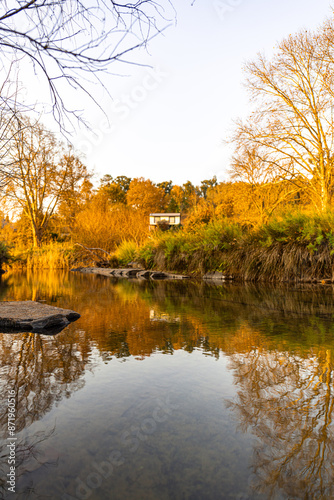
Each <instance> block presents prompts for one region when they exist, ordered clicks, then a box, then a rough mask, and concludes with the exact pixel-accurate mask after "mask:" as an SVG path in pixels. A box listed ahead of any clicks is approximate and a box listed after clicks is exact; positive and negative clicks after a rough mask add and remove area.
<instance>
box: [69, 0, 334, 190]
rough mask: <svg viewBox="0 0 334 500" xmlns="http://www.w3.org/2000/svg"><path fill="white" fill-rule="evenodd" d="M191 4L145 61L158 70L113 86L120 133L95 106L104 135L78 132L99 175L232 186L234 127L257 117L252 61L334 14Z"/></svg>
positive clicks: (300, 0) (255, 1)
mask: <svg viewBox="0 0 334 500" xmlns="http://www.w3.org/2000/svg"><path fill="white" fill-rule="evenodd" d="M190 3H191V1H190V0H175V2H174V5H175V7H176V10H177V25H176V26H172V27H170V28H168V29H167V30H166V31H165V33H164V36H161V37H159V38H155V39H154V40H153V41H152V42H151V45H150V48H149V50H150V54H146V53H140V54H138V55H137V60H138V61H140V62H142V63H145V64H148V65H150V66H151V67H152V68H153V69H151V70H149V69H148V68H143V67H135V66H129V67H126V68H124V67H123V71H124V72H127V73H128V75H129V76H127V77H122V78H120V77H116V76H115V77H114V78H113V79H112V80H111V81H110V84H109V89H110V92H111V94H112V96H113V99H114V101H113V103H112V102H111V101H110V100H108V99H107V98H106V99H105V100H104V109H105V111H106V114H107V115H108V117H109V119H110V121H111V122H112V127H111V128H108V125H107V124H106V123H105V119H104V117H103V115H102V113H101V112H99V111H98V110H97V109H95V108H94V107H93V106H92V105H91V104H89V103H87V106H86V118H88V119H89V120H90V122H91V123H92V126H93V128H94V129H95V130H96V133H97V137H94V136H92V135H91V136H90V135H89V134H88V136H87V134H84V133H83V132H78V134H77V135H76V136H74V138H73V140H74V143H75V145H76V147H77V148H78V150H82V151H83V152H85V153H86V160H85V163H86V164H87V166H88V167H90V168H94V169H95V171H96V173H97V177H98V178H99V177H101V176H102V175H104V174H110V175H112V176H118V175H127V176H129V177H145V178H150V179H152V180H153V181H154V182H161V181H164V180H170V179H171V180H172V181H173V183H174V184H182V183H184V182H185V181H187V180H190V181H192V182H193V183H194V184H198V183H199V182H200V181H201V180H203V179H207V178H209V177H212V176H213V175H216V176H217V177H218V180H225V179H226V178H227V170H228V168H229V157H230V154H231V149H229V147H228V146H226V145H225V144H224V143H223V140H224V138H226V137H227V136H228V134H229V133H230V132H231V130H232V129H233V120H235V119H236V118H238V117H241V116H246V115H247V103H248V99H247V94H246V91H245V89H244V88H243V86H242V83H243V81H244V76H243V71H242V66H243V64H244V62H246V61H248V60H250V59H253V58H254V57H256V54H257V53H258V52H260V51H261V52H262V51H264V52H265V53H266V54H267V55H269V56H270V54H271V53H272V52H273V50H274V46H275V44H276V43H277V42H279V41H280V40H281V39H282V38H283V37H284V36H286V35H288V34H290V33H294V32H296V31H298V30H299V29H301V28H310V29H312V28H315V27H316V26H317V25H319V24H320V23H321V22H322V21H323V20H324V19H325V18H326V17H329V16H330V15H331V8H330V2H328V1H327V0H196V2H195V4H194V6H193V7H191V6H190ZM135 57H136V56H134V55H133V58H135Z"/></svg>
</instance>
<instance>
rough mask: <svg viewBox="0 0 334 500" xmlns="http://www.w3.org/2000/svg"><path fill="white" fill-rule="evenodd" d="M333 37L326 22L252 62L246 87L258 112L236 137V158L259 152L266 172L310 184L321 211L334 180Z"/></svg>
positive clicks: (239, 127) (299, 184)
mask: <svg viewBox="0 0 334 500" xmlns="http://www.w3.org/2000/svg"><path fill="white" fill-rule="evenodd" d="M333 34H334V30H333ZM329 35H330V33H329V31H328V25H327V24H324V25H323V26H322V27H321V28H319V30H318V31H316V32H309V31H302V32H300V33H298V34H296V35H291V36H289V37H288V38H286V39H285V40H283V41H282V43H280V44H279V46H278V49H277V52H276V55H275V56H274V57H273V59H272V60H271V61H268V60H267V59H266V57H265V56H263V55H259V56H258V58H257V60H255V61H254V62H250V63H249V64H247V66H246V72H247V74H248V80H247V82H246V86H247V88H248V90H249V91H250V95H251V98H252V100H253V102H254V103H255V111H254V112H253V114H252V115H251V117H250V118H249V119H248V120H247V121H246V122H242V121H239V122H238V123H237V129H236V132H235V135H234V138H233V140H234V142H235V144H236V158H237V160H236V162H238V161H239V160H240V158H242V156H243V155H244V151H245V149H246V150H249V151H252V150H253V151H256V154H257V158H258V160H259V162H260V163H259V164H261V168H262V169H263V173H262V174H261V175H262V176H264V177H266V175H268V174H269V176H270V177H271V179H272V180H273V182H277V181H280V180H286V181H288V182H289V183H291V185H294V186H295V187H296V188H298V189H305V188H306V189H307V191H308V193H309V196H310V199H311V201H312V204H313V206H314V207H315V208H316V209H317V210H319V211H323V210H325V209H326V208H327V207H328V206H329V205H330V203H331V199H332V196H333V184H334V176H333V161H334V157H333V147H334V115H333V95H334V79H333V69H334V58H333V57H332V54H331V52H330V44H329ZM332 40H334V37H333V38H332ZM333 43H334V42H333ZM238 157H239V160H238ZM239 163H240V161H239ZM250 168H251V165H250ZM266 172H267V173H266Z"/></svg>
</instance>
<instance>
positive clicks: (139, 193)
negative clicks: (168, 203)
mask: <svg viewBox="0 0 334 500" xmlns="http://www.w3.org/2000/svg"><path fill="white" fill-rule="evenodd" d="M126 200H127V204H128V206H129V207H132V208H133V209H135V210H138V211H140V212H142V213H143V214H146V215H148V214H149V213H152V212H159V211H161V210H164V207H165V191H164V190H163V189H162V188H159V187H157V186H155V185H154V184H153V182H152V181H151V180H149V179H144V178H143V177H139V178H136V179H133V180H132V181H131V183H130V187H129V190H128V192H127V194H126Z"/></svg>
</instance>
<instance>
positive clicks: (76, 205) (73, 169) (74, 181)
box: [57, 147, 93, 226]
mask: <svg viewBox="0 0 334 500" xmlns="http://www.w3.org/2000/svg"><path fill="white" fill-rule="evenodd" d="M59 168H60V170H62V171H65V172H66V176H65V179H64V185H63V187H62V191H61V194H60V199H59V203H58V207H57V215H58V217H59V218H60V220H61V222H62V224H63V225H65V226H71V225H72V224H73V222H74V219H75V217H76V215H77V214H78V213H79V212H80V210H82V209H83V207H84V206H85V204H86V203H87V202H88V201H89V199H90V197H91V196H92V189H93V184H92V183H91V178H92V173H91V172H89V171H88V170H87V167H86V166H85V165H84V164H83V163H82V161H81V160H80V158H79V157H78V156H77V155H76V154H75V153H74V151H73V148H72V147H69V148H68V149H67V151H65V152H64V154H63V156H62V157H61V158H60V161H59Z"/></svg>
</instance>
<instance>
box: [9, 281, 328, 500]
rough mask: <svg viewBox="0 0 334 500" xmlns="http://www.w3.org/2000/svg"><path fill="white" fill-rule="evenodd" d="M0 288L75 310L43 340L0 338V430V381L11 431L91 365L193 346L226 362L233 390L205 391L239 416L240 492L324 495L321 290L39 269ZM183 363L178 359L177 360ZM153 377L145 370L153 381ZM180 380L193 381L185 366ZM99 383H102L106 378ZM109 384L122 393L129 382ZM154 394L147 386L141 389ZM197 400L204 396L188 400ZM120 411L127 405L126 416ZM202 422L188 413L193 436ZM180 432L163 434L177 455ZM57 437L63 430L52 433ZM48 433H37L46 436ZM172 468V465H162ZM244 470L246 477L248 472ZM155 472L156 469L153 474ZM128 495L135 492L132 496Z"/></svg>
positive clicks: (324, 313)
mask: <svg viewBox="0 0 334 500" xmlns="http://www.w3.org/2000/svg"><path fill="white" fill-rule="evenodd" d="M0 295H1V298H2V300H3V299H6V300H25V299H29V300H31V299H32V300H41V301H46V302H47V303H48V304H51V305H56V306H59V307H65V308H70V309H73V310H76V311H78V312H79V313H80V314H81V318H80V319H79V320H78V321H77V322H76V323H75V324H71V325H70V326H69V327H68V328H66V329H65V330H64V331H63V332H62V333H61V334H59V335H57V336H55V337H51V338H50V337H47V336H43V335H36V334H31V333H30V334H29V333H26V334H15V335H6V334H0V366H1V372H0V374H1V380H0V384H1V385H0V391H1V397H0V423H1V428H2V429H5V428H6V419H7V406H6V403H5V402H6V391H8V389H9V388H11V389H12V388H13V389H14V390H15V394H16V400H17V421H16V425H17V432H18V433H20V432H23V431H24V430H25V429H28V428H31V427H32V426H33V424H34V423H35V424H36V423H38V421H40V420H41V421H42V420H43V418H44V417H45V416H47V414H48V413H49V412H51V410H54V408H55V406H57V405H60V406H61V404H62V401H64V400H66V399H68V398H70V397H71V396H72V395H73V394H74V393H75V392H77V391H78V390H80V389H83V387H84V386H85V384H87V383H88V382H87V377H86V374H87V372H89V371H91V372H92V373H95V372H96V369H97V367H100V366H101V364H102V365H105V364H107V365H110V374H112V373H114V372H115V370H114V368H113V366H114V365H113V363H115V361H116V362H118V361H127V360H128V361H129V369H128V371H127V372H124V373H130V372H129V370H130V367H132V366H133V365H132V361H133V360H139V361H140V360H144V359H147V358H148V357H151V358H154V356H155V355H158V354H159V355H161V354H166V355H168V356H170V357H171V356H172V357H174V356H175V355H177V353H180V352H184V353H187V354H191V353H197V354H199V353H201V354H202V355H205V356H207V357H211V358H212V359H213V360H216V362H217V363H220V362H221V361H222V360H224V359H225V360H226V359H227V360H228V365H227V366H228V369H229V371H230V373H232V374H233V377H234V379H233V380H234V388H235V389H234V390H235V395H234V396H233V397H231V398H228V399H226V398H225V397H224V395H223V394H221V393H220V392H219V383H220V382H221V381H220V380H218V378H216V380H217V384H216V387H215V385H212V386H210V387H208V388H206V391H209V392H210V391H211V392H212V393H213V394H214V395H215V396H214V397H215V398H216V401H217V402H219V404H220V405H221V411H222V412H223V411H225V410H224V405H227V406H228V408H229V413H230V416H231V417H232V415H233V416H234V418H237V421H238V432H239V433H240V434H239V435H241V433H244V435H245V436H246V437H247V436H249V435H252V436H255V437H256V440H255V442H254V444H252V446H253V452H252V454H251V455H250V456H249V463H248V467H250V468H251V471H252V481H251V484H250V486H249V488H250V489H248V490H245V491H247V492H246V493H245V492H244V493H243V494H244V495H248V496H245V497H244V498H254V499H255V498H256V499H257V498H268V499H278V498H291V499H295V498H296V499H299V498H301V499H307V498H317V499H318V498H319V499H330V498H334V474H333V463H334V456H333V455H334V442H333V437H334V436H333V423H332V418H333V405H334V398H333V369H334V367H333V360H334V335H333V333H334V326H333V311H334V293H333V289H332V288H331V287H328V288H326V289H325V288H319V287H304V288H303V290H299V289H297V288H293V289H291V288H270V287H265V286H262V287H255V286H236V285H232V284H231V285H223V286H221V287H217V286H214V285H208V284H206V283H202V282H200V283H184V282H154V283H151V282H131V281H125V280H124V281H116V280H113V279H110V278H105V277H100V276H87V275H80V274H74V273H63V272H60V273H53V274H52V273H50V272H47V273H42V274H40V275H39V276H37V275H36V274H27V275H24V274H22V275H21V276H18V275H8V276H4V277H3V279H2V283H1V287H0ZM203 358H204V356H203ZM196 360H197V361H196V363H198V365H197V368H195V369H194V370H196V369H197V370H200V369H201V361H198V358H196ZM184 363H185V366H187V365H186V363H188V361H187V358H185V360H184ZM125 365H127V363H125ZM210 366H211V365H210ZM218 366H219V365H218V364H217V367H218ZM99 369H100V368H99ZM131 369H132V368H131ZM212 369H214V368H212ZM108 373H109V372H108ZM217 373H218V371H217ZM155 375H156V373H154V372H153V373H152V374H151V377H152V378H154V377H155ZM188 376H189V377H190V380H191V378H192V377H193V378H194V379H195V371H194V372H193V374H192V375H188ZM108 384H109V385H110V386H111V387H112V377H111V376H110V380H109V379H108ZM177 387H178V390H179V391H181V392H180V398H181V400H182V399H183V401H184V402H185V401H189V394H188V393H186V392H185V393H184V394H183V395H182V390H184V391H186V390H187V391H188V390H189V386H186V385H185V382H184V381H183V379H182V378H181V377H180V378H179V379H178V381H177ZM117 390H119V391H120V393H122V391H124V393H126V391H127V390H128V388H127V386H124V388H123V387H121V388H120V389H117ZM152 390H153V389H152V388H150V387H148V388H147V391H148V393H149V391H152ZM211 392H210V393H211ZM204 396H205V393H203V394H202V393H199V395H198V397H199V398H200V397H203V398H204ZM85 404H88V405H89V402H87V403H85ZM95 404H96V402H95ZM185 404H186V403H184V405H185ZM101 405H102V407H103V401H102V402H101ZM101 411H103V410H101ZM183 411H184V414H186V413H187V411H190V410H188V409H187V407H186V406H184V408H183ZM127 414H128V413H127V411H126V408H125V411H124V415H127ZM226 415H227V414H226V413H224V417H221V422H223V420H224V419H226V418H227V417H226ZM87 418H88V417H87ZM210 418H213V417H210V416H207V417H206V421H205V425H206V426H210V425H212V427H214V428H215V429H216V428H217V429H219V420H218V421H217V420H216V421H214V425H213V420H212V422H211V424H210ZM202 419H203V416H201V417H199V418H198V422H197V424H196V425H197V427H194V429H193V433H194V434H196V433H198V435H200V434H201V432H203V428H202V426H203V422H202ZM181 420H182V415H180V416H179V421H181ZM185 420H186V419H185ZM231 421H232V419H231ZM217 422H218V424H217ZM113 425H114V424H113ZM115 425H116V424H115ZM175 425H177V424H175ZM179 425H181V424H179ZM188 425H189V424H188ZM129 426H131V422H130V421H129ZM207 428H208V427H207ZM37 429H38V428H37ZM186 429H187V427H186V425H185V426H184V428H183V430H182V433H181V431H180V428H176V427H175V428H174V429H172V432H173V433H174V434H175V435H178V436H179V442H180V445H179V446H180V450H179V453H180V454H181V453H182V452H183V450H185V449H186V447H187V446H188V450H190V449H191V448H190V442H189V438H187V437H186V436H187V435H189V432H188V431H187V430H186ZM188 429H189V428H188ZM34 432H35V434H34V436H32V438H31V441H30V445H29V444H26V441H24V442H22V443H23V444H22V450H25V446H26V447H27V446H28V448H29V446H30V448H29V449H38V447H39V446H40V443H41V442H40V441H39V438H38V436H37V434H38V432H39V431H38V430H36V431H34ZM57 432H58V433H59V434H60V435H61V432H62V430H61V429H57ZM104 432H105V433H106V432H107V428H106V427H105V428H103V426H102V427H101V429H100V430H99V433H100V434H99V437H96V436H95V439H96V440H101V442H103V439H104V434H103V433H104ZM108 432H111V431H108ZM112 432H114V433H115V432H116V431H114V430H113V431H112ZM216 432H217V433H218V432H219V430H217V431H216ZM36 433H37V434H36ZM49 433H50V431H47V432H46V431H45V436H44V437H45V440H47V439H48V438H49V437H50V434H49ZM182 435H183V438H182ZM36 436H37V438H36ZM217 436H218V434H216V436H214V435H213V436H212V438H211V439H212V441H208V440H206V442H205V443H203V449H202V450H201V455H203V457H206V456H207V457H209V455H210V453H211V454H212V456H215V460H213V461H212V462H215V461H216V462H217V457H219V449H216V448H215V447H217V444H215V443H216V442H218V441H219V439H218V437H217ZM44 437H42V436H41V439H42V440H43V439H44ZM182 439H184V441H182ZM187 439H188V442H187ZM236 439H239V438H236ZM247 439H249V437H247ZM34 440H35V441H34ZM34 442H35V443H36V446H35V448H34V446H33V444H34ZM252 443H253V441H252ZM78 446H79V445H78ZM157 450H158V451H157V453H160V455H159V456H160V459H161V463H162V464H163V463H164V457H165V459H166V460H167V458H166V457H167V455H168V450H164V449H162V450H160V449H159V448H158V445H157ZM214 450H216V451H214ZM223 451H224V450H223V448H222V449H221V456H220V458H218V459H219V460H221V461H222V463H223V464H225V465H224V467H225V466H226V467H228V464H227V463H228V462H229V461H233V460H232V459H231V458H229V456H227V457H224V453H223ZM79 453H80V452H79ZM214 453H218V455H217V456H216V455H214ZM0 454H1V452H0ZM21 455H22V457H23V458H22V459H21V464H20V470H21V471H24V472H25V471H26V470H27V469H29V467H27V466H26V465H25V464H24V462H26V464H28V463H29V460H30V459H31V458H29V457H28V455H29V454H28V453H26V452H25V451H23V452H22V454H21ZM190 455H191V454H189V456H190ZM211 458H212V457H211ZM52 461H55V456H54V455H52V453H51V455H50V456H48V454H46V455H44V458H43V463H51V462H52ZM209 462H210V460H209V459H207V463H209ZM194 463H195V462H194ZM64 467H65V465H64ZM66 467H67V468H69V467H71V466H70V465H69V464H67V465H66ZM162 467H163V466H162ZM236 467H238V465H236ZM171 470H172V469H171ZM195 472H196V477H197V478H198V481H200V479H201V478H204V476H205V474H206V475H207V476H208V477H210V474H208V471H207V470H205V467H204V469H203V470H198V471H195ZM174 473H175V474H176V473H177V472H173V473H172V472H170V474H171V475H172V474H174ZM243 473H245V474H246V473H247V474H249V473H248V472H247V467H245V468H244V472H243ZM155 474H157V476H159V474H160V475H161V474H162V472H161V470H160V472H159V471H155ZM24 475H25V476H26V474H24ZM184 477H187V475H186V474H185V473H184ZM215 477H216V476H215ZM171 479H173V477H171ZM122 480H123V481H124V478H123V479H122ZM174 480H175V478H174ZM25 481H26V479H25ZM125 484H126V481H125ZM203 485H204V486H203V488H204V487H206V488H208V491H211V492H214V491H215V484H210V485H209V484H206V485H205V480H204V479H203ZM237 486H238V485H237V484H236V485H235V489H234V490H233V488H232V489H231V493H230V495H231V498H237V495H238V494H240V492H239V493H238V488H237ZM197 488H199V487H197ZM106 490H107V486H106ZM189 491H190V493H189V495H190V496H188V497H189V498H204V497H203V493H201V495H202V496H198V495H199V493H198V490H196V484H195V485H194V486H193V489H190V490H189ZM196 491H197V493H196ZM203 491H204V490H203ZM96 494H97V496H96V498H101V499H104V498H108V496H107V493H105V496H103V494H101V493H99V492H97V493H96ZM123 494H124V492H123ZM125 494H126V491H125ZM196 494H197V496H196ZM31 495H32V494H31ZM99 495H100V496H99ZM101 495H102V496H101ZM191 495H193V496H191ZM233 495H234V496H233ZM188 497H187V498H188ZM91 498H93V497H91ZM94 498H95V497H94ZM131 498H134V499H135V498H137V497H136V496H135V494H134V493H133V494H132V496H131ZM138 498H141V496H138ZM147 498H149V497H148V496H147ZM152 498H154V496H153V497H152ZM166 498H183V497H182V496H181V494H180V495H179V496H178V494H177V491H176V493H175V495H174V496H173V495H171V494H169V496H166ZM211 498H212V497H211ZM215 498H225V496H224V493H222V492H219V493H217V494H215Z"/></svg>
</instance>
